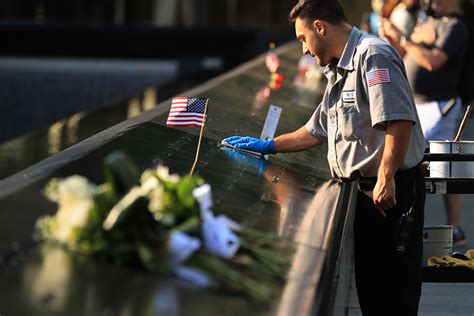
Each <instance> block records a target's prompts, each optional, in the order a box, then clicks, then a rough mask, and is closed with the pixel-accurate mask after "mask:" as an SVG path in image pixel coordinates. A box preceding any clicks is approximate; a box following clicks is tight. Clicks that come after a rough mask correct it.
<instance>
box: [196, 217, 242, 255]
mask: <svg viewBox="0 0 474 316" xmlns="http://www.w3.org/2000/svg"><path fill="white" fill-rule="evenodd" d="M202 233H203V237H204V238H203V239H204V248H205V249H206V250H207V251H209V252H210V253H212V254H215V255H217V256H220V257H223V258H226V259H230V258H232V257H234V255H235V253H236V252H237V250H239V247H240V239H239V237H237V235H235V234H234V233H233V232H232V230H231V228H230V227H229V222H228V221H227V219H226V218H225V217H223V216H219V217H214V218H208V219H206V220H204V223H203V227H202Z"/></svg>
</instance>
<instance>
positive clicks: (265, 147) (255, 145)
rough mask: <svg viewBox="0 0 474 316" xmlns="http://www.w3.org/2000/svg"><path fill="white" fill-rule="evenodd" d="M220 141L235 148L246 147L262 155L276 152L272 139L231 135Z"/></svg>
mask: <svg viewBox="0 0 474 316" xmlns="http://www.w3.org/2000/svg"><path fill="white" fill-rule="evenodd" d="M222 142H223V143H226V144H229V145H232V146H234V147H235V148H240V149H247V150H251V151H255V152H259V153H262V154H264V155H267V154H276V149H275V142H274V141H273V139H267V140H261V139H258V138H255V137H248V136H232V137H229V138H226V139H224V140H223V141H222Z"/></svg>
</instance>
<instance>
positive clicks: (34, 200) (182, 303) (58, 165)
mask: <svg viewBox="0 0 474 316" xmlns="http://www.w3.org/2000/svg"><path fill="white" fill-rule="evenodd" d="M299 53H300V49H299V46H298V45H295V44H289V45H287V46H286V47H283V48H282V49H280V50H279V54H280V56H281V59H282V67H281V72H282V73H283V74H284V75H285V77H286V79H287V82H286V84H285V85H284V86H283V88H282V90H280V91H273V92H272V93H271V94H270V96H269V97H268V99H266V100H264V101H263V102H262V100H257V98H256V93H258V91H259V89H260V88H261V87H263V86H265V85H266V84H267V82H268V79H269V74H268V72H267V70H266V69H265V68H264V66H263V63H262V61H263V60H262V58H258V59H256V60H254V61H252V62H250V63H247V64H245V65H243V66H241V67H240V68H238V69H236V70H235V71H232V72H230V73H228V74H226V75H224V76H221V77H219V78H217V79H216V80H213V81H211V82H208V83H207V84H205V85H203V86H200V87H197V88H196V89H193V90H191V91H188V92H186V93H185V94H184V95H186V96H200V97H209V98H210V103H209V120H208V123H207V125H206V128H205V131H204V138H203V142H202V145H201V152H200V156H199V157H200V158H199V162H198V164H197V167H196V173H197V174H199V175H200V176H201V177H203V178H204V179H205V181H206V182H207V183H209V184H210V185H211V186H212V189H213V197H214V202H215V207H214V212H215V213H223V214H226V215H228V216H229V217H231V218H233V219H234V220H236V221H238V222H241V223H244V224H246V225H249V226H251V227H254V228H257V229H260V230H263V231H272V232H275V233H278V234H280V235H282V236H284V237H285V238H288V239H289V240H290V241H292V243H293V244H294V245H295V247H296V248H295V249H296V251H295V254H294V256H293V258H291V260H292V267H291V269H290V271H289V274H288V276H287V282H286V284H284V285H282V287H281V289H279V290H278V292H279V293H281V295H280V298H279V299H278V300H275V301H274V302H273V303H272V304H271V305H270V306H263V307H262V306H256V305H255V304H254V303H252V302H250V301H248V300H247V299H246V298H244V297H239V296H232V295H229V294H225V293H218V292H214V291H208V290H202V289H196V288H192V287H190V286H189V285H186V284H183V283H181V282H179V281H177V280H172V279H166V278H162V277H160V276H157V275H153V274H150V273H145V272H143V271H138V270H132V269H127V268H123V267H117V266H111V265H109V264H106V263H100V262H95V261H92V260H90V259H87V258H84V257H81V256H80V255H76V254H71V253H68V252H66V251H64V250H62V249H59V248H55V247H49V246H40V245H37V244H35V243H34V242H32V233H33V227H34V223H35V221H36V219H37V218H38V217H39V216H40V215H43V214H51V213H53V212H54V211H55V205H53V204H51V203H50V202H48V201H47V200H46V199H45V198H44V197H43V196H42V193H41V190H42V188H43V187H44V185H45V184H46V183H47V182H48V180H49V179H51V178H52V177H66V176H69V175H72V174H81V175H84V176H86V177H88V178H89V179H91V180H92V181H93V182H96V183H101V182H102V181H103V175H102V170H101V166H102V159H103V158H104V157H105V156H106V155H107V154H108V153H110V152H112V151H114V150H118V149H119V150H123V151H125V152H126V153H127V154H129V155H130V156H131V157H132V158H133V159H134V161H135V162H136V163H137V165H138V166H139V168H140V169H142V170H143V169H145V168H149V167H153V166H155V165H156V164H158V163H162V164H165V165H167V166H169V168H170V170H171V172H173V173H178V174H180V175H184V174H187V173H188V172H189V170H190V169H191V166H192V163H193V161H194V154H195V150H196V147H197V140H198V132H199V131H198V130H197V129H190V128H185V129H180V130H178V129H171V128H167V127H166V126H164V122H165V121H166V117H167V114H168V110H169V107H170V102H169V101H167V102H164V103H162V104H160V105H159V106H158V107H156V108H155V109H152V110H150V111H148V112H145V113H143V114H142V115H139V116H137V117H134V118H131V119H129V120H126V121H124V122H122V123H120V124H118V125H116V126H114V127H112V128H110V129H108V130H106V131H104V132H102V133H99V134H97V135H95V136H93V137H91V138H89V139H87V140H85V141H83V142H81V143H79V144H77V145H75V146H72V147H71V148H68V149H66V150H64V151H62V152H60V153H58V154H56V155H53V156H52V157H50V158H48V159H46V160H44V161H42V162H40V163H38V164H37V165H34V166H32V167H30V168H27V169H25V170H23V171H21V172H19V173H17V174H15V175H14V176H12V177H9V178H7V179H5V180H3V181H0V223H1V224H0V226H1V229H0V251H1V252H0V253H1V255H2V257H1V260H2V262H1V266H0V275H1V277H0V293H1V296H0V314H1V315H222V314H227V315H309V314H311V313H312V312H313V311H314V305H315V304H316V302H315V295H316V291H317V290H318V286H319V285H320V282H321V276H322V273H323V271H324V269H326V267H325V259H326V255H327V253H328V250H329V249H331V245H332V243H333V239H334V228H335V227H336V223H338V222H340V221H341V220H342V221H344V217H342V219H341V218H339V215H341V214H338V208H339V209H340V208H341V206H340V196H341V192H342V191H344V190H343V186H342V185H341V184H340V183H335V182H333V181H332V180H330V179H329V172H328V168H327V162H326V157H325V148H324V147H321V148H317V149H313V150H310V151H307V152H303V153H297V154H278V155H276V156H271V157H270V158H269V160H268V161H267V160H262V159H258V158H254V157H251V156H248V155H245V154H241V153H237V152H234V151H230V150H222V149H219V148H218V147H217V144H218V143H219V142H220V141H221V140H222V138H225V137H227V136H231V135H235V134H239V135H251V136H257V137H258V136H259V134H260V131H261V129H262V127H263V123H264V120H265V117H266V113H267V111H268V106H269V105H270V104H274V105H277V106H280V107H282V108H283V113H282V117H281V120H280V124H279V127H278V129H277V134H280V133H284V132H288V131H292V130H294V129H297V128H299V127H300V126H301V125H303V124H304V123H305V122H306V121H307V119H308V118H309V117H310V115H311V113H312V111H313V110H314V109H315V107H316V105H317V103H316V101H317V98H318V95H316V94H314V95H313V96H312V98H311V100H312V101H311V102H309V104H308V100H306V102H305V103H300V102H298V103H297V102H295V100H301V98H298V96H297V94H298V91H297V89H295V87H294V86H293V85H292V80H293V77H294V76H296V69H297V68H296V65H297V63H298V59H299ZM305 97H306V98H307V95H306V96H305ZM311 104H313V105H312V106H311ZM96 119H99V120H100V118H96ZM104 119H106V118H104ZM41 141H43V142H44V146H49V145H50V144H49V143H48V142H47V141H46V140H44V139H43V140H41V139H39V140H38V146H41V145H40V143H41ZM25 150H27V149H25ZM341 190H342V191H341Z"/></svg>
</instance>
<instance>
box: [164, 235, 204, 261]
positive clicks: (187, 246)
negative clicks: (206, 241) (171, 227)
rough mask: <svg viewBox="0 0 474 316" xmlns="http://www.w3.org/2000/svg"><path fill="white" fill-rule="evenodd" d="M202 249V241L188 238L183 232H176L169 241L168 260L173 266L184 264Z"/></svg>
mask: <svg viewBox="0 0 474 316" xmlns="http://www.w3.org/2000/svg"><path fill="white" fill-rule="evenodd" d="M200 247H201V241H200V240H199V239H198V238H195V237H191V236H188V235H186V234H185V233H183V232H179V231H178V232H174V233H172V234H171V236H170V238H169V240H168V253H167V254H166V260H167V261H168V263H169V264H171V265H179V264H182V263H184V262H185V261H186V260H188V258H189V257H191V256H192V255H193V254H194V253H195V252H196V250H198V249H199V248H200Z"/></svg>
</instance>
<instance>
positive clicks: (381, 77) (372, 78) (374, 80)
mask: <svg viewBox="0 0 474 316" xmlns="http://www.w3.org/2000/svg"><path fill="white" fill-rule="evenodd" d="M387 82H390V73H389V72H388V69H387V68H384V69H375V70H372V71H369V72H368V73H367V83H368V84H369V87H372V86H375V85H376V84H380V83H387Z"/></svg>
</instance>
